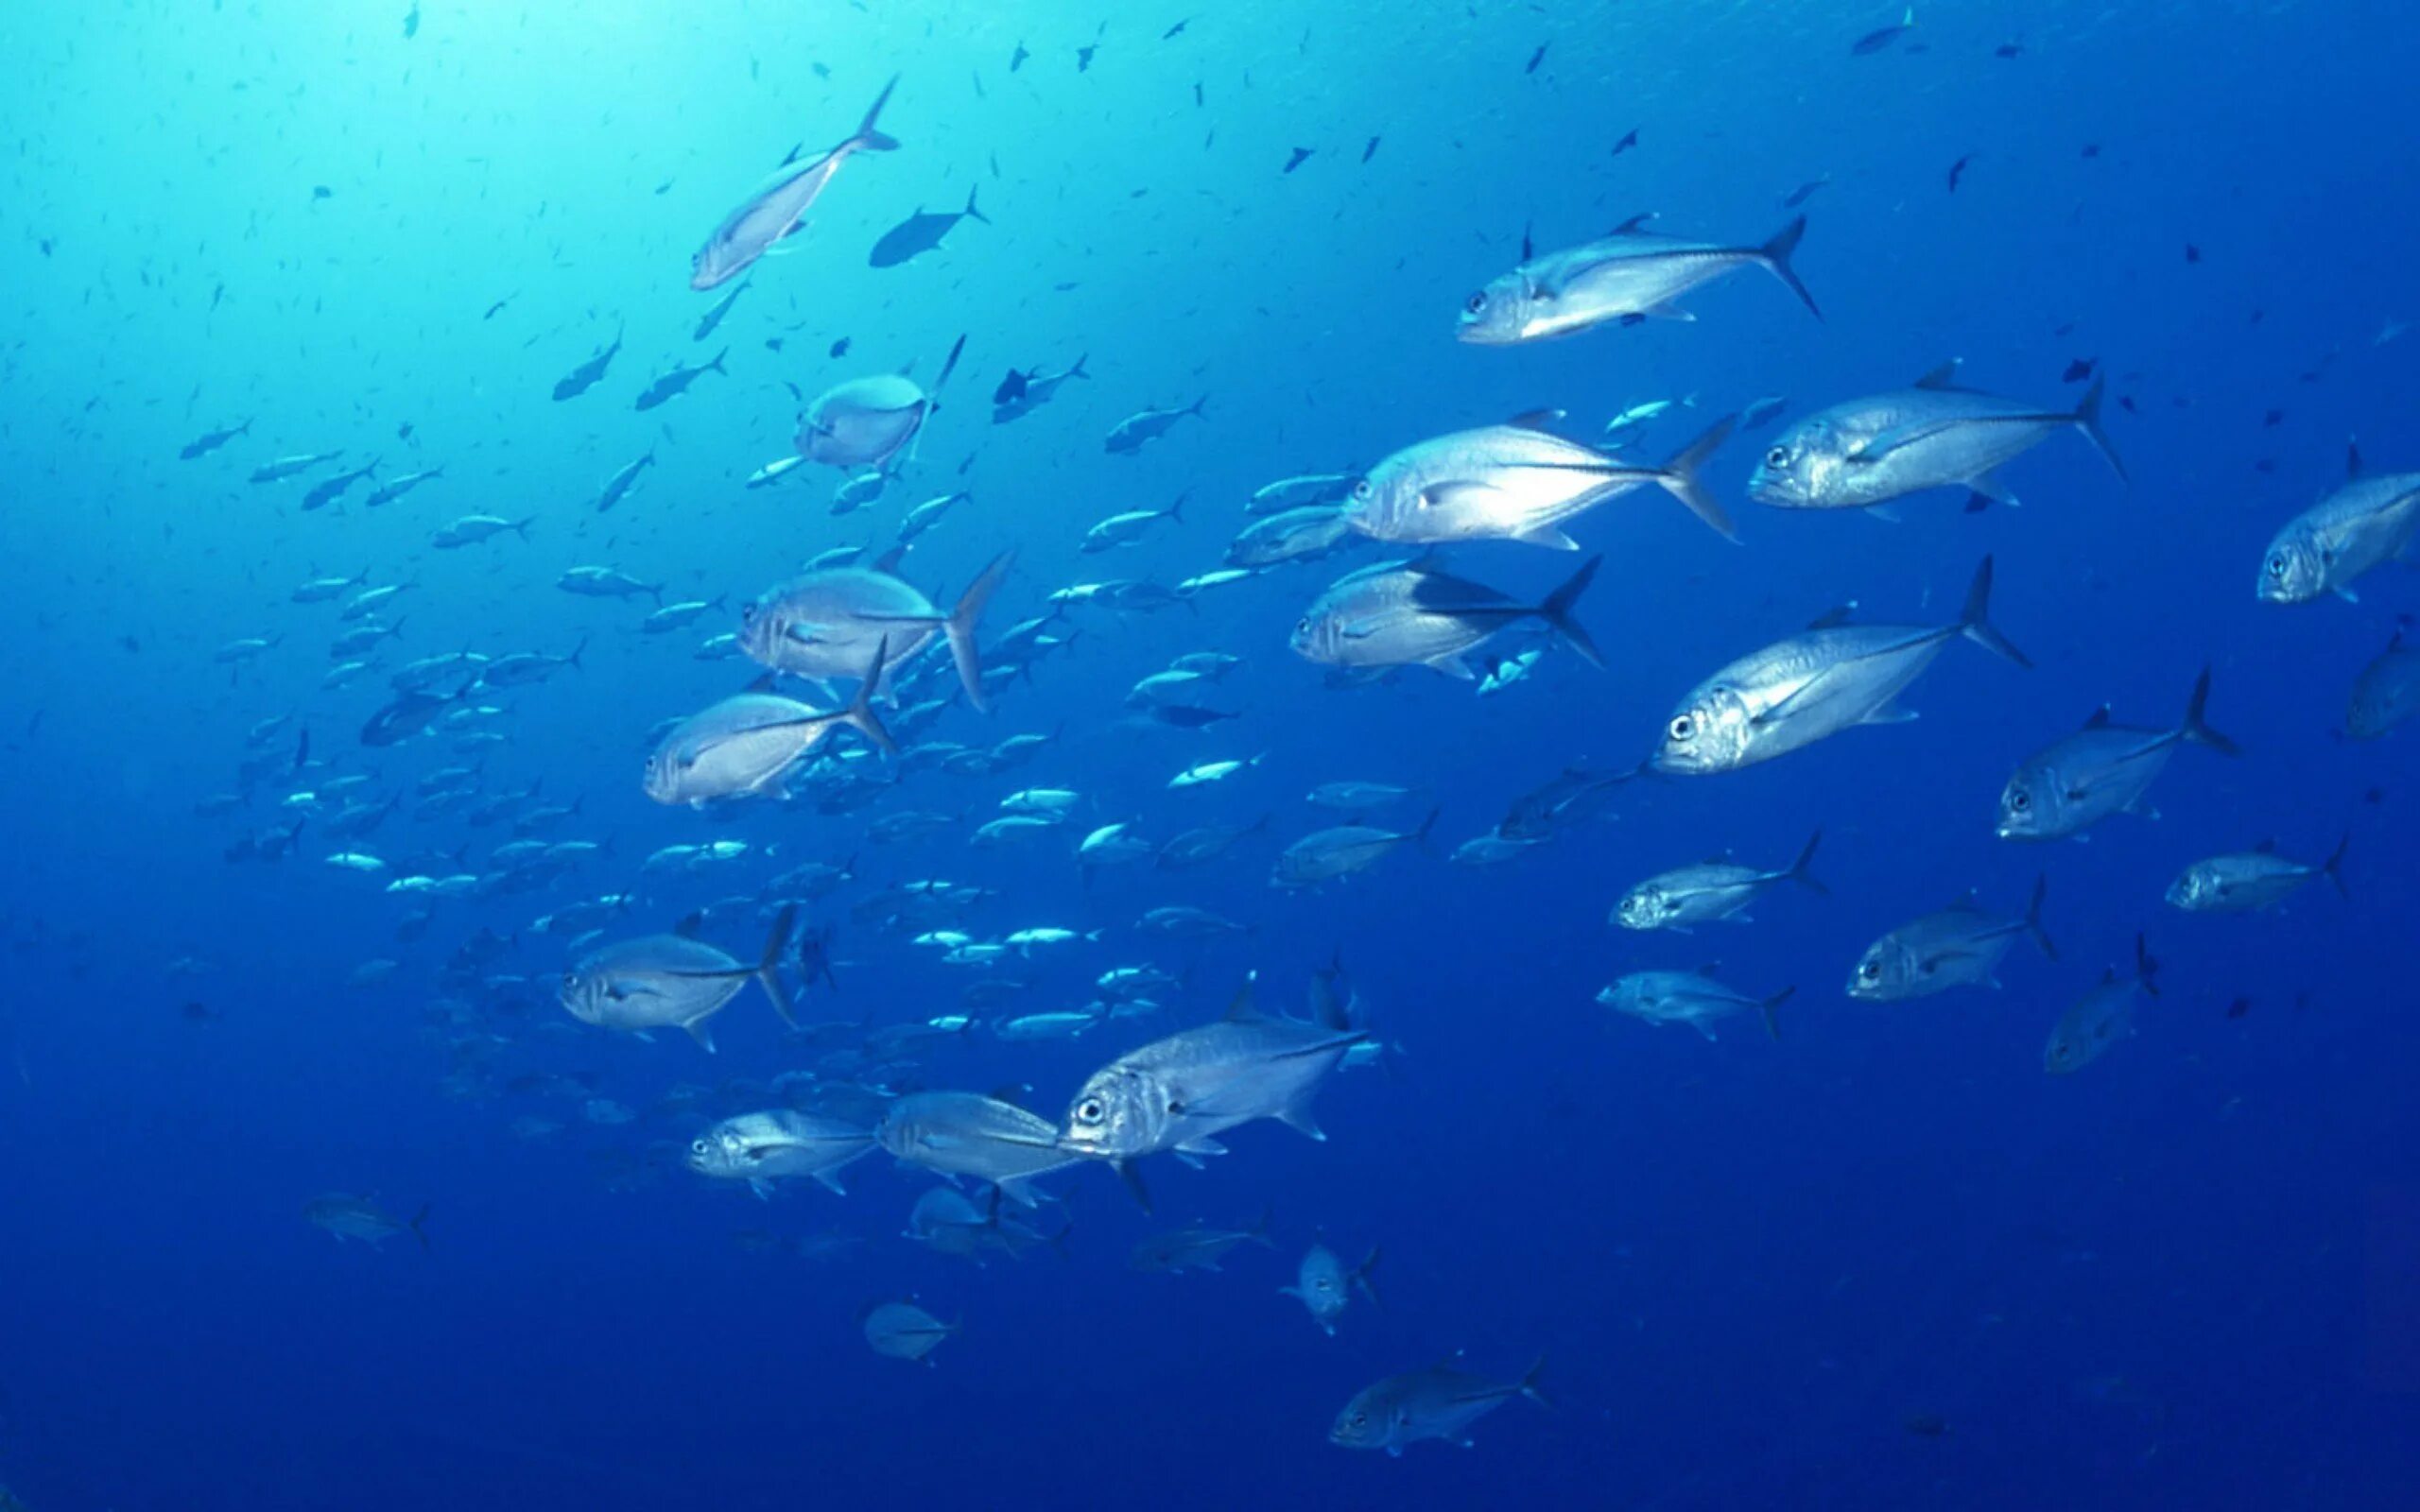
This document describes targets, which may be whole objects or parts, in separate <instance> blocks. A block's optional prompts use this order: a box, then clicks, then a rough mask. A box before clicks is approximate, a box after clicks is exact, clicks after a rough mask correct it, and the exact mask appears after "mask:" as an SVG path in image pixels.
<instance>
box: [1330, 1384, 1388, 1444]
mask: <svg viewBox="0 0 2420 1512" xmlns="http://www.w3.org/2000/svg"><path fill="white" fill-rule="evenodd" d="M1394 1424H1395V1417H1394V1413H1393V1412H1392V1410H1390V1409H1389V1407H1388V1406H1387V1403H1386V1402H1385V1401H1384V1400H1381V1399H1380V1397H1379V1394H1378V1390H1377V1388H1376V1387H1372V1388H1370V1389H1369V1390H1367V1391H1364V1392H1362V1393H1361V1394H1360V1395H1359V1396H1357V1397H1356V1398H1354V1399H1353V1400H1351V1401H1348V1402H1346V1403H1345V1404H1344V1410H1343V1411H1342V1412H1340V1413H1338V1414H1337V1415H1336V1422H1335V1423H1334V1424H1333V1425H1332V1426H1331V1427H1329V1429H1328V1431H1327V1441H1328V1442H1329V1443H1331V1444H1335V1445H1337V1446H1339V1447H1340V1448H1343V1449H1384V1448H1385V1447H1386V1446H1387V1445H1388V1444H1389V1443H1391V1442H1392V1438H1393V1434H1394Z"/></svg>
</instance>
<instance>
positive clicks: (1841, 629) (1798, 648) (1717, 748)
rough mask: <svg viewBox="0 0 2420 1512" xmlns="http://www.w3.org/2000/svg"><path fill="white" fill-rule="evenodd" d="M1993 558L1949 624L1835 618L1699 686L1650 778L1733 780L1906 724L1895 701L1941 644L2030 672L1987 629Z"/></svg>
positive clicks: (1675, 719) (1670, 727)
mask: <svg viewBox="0 0 2420 1512" xmlns="http://www.w3.org/2000/svg"><path fill="white" fill-rule="evenodd" d="M1991 597H1992V558H1989V557H1986V558H1983V560H1982V563H1981V565H1979V567H1977V568H1976V569H1975V576H1974V579H1973V581H1972V582H1971V583H1970V584H1969V585H1968V587H1967V590H1966V603H1965V607H1964V609H1963V610H1961V612H1960V614H1959V617H1958V620H1957V622H1956V623H1955V624H1951V625H1942V626H1933V627H1923V626H1907V625H1850V624H1845V623H1843V619H1844V616H1843V615H1842V614H1841V613H1840V612H1838V611H1835V612H1834V613H1831V614H1826V615H1824V616H1823V617H1822V618H1820V619H1818V620H1817V621H1816V622H1815V623H1814V624H1813V625H1812V626H1810V627H1808V628H1807V629H1806V631H1804V632H1803V633H1801V634H1798V635H1794V636H1791V637H1790V638H1789V639H1788V640H1785V641H1777V642H1775V643H1774V644H1772V645H1769V646H1766V647H1765V648H1764V649H1762V650H1760V651H1755V652H1752V653H1750V654H1749V655H1747V656H1744V657H1742V658H1740V659H1739V660H1738V661H1737V662H1732V663H1731V664H1730V665H1728V666H1726V667H1724V668H1723V669H1722V670H1720V672H1717V673H1716V674H1715V675H1714V676H1713V677H1711V678H1708V679H1706V680H1705V681H1703V682H1702V683H1700V684H1698V686H1697V687H1696V688H1694V689H1692V690H1691V691H1690V692H1689V694H1688V696H1686V697H1685V698H1683V699H1682V700H1681V704H1680V707H1679V708H1678V709H1676V710H1674V711H1673V713H1672V716H1671V718H1669V719H1668V720H1667V721H1666V722H1665V726H1664V733H1663V738H1662V741H1661V742H1660V743H1659V744H1658V745H1657V747H1656V749H1655V754H1654V755H1653V756H1652V757H1651V758H1650V762H1651V765H1653V767H1654V769H1655V770H1657V771H1659V772H1666V773H1671V774H1676V775H1687V776H1703V775H1706V774H1708V773H1713V772H1730V771H1737V770H1738V769H1740V768H1741V767H1744V766H1754V765H1757V764H1758V763H1760V762H1768V761H1771V760H1772V759H1773V758H1774V757H1776V756H1782V755H1786V754H1788V753H1789V752H1790V751H1794V750H1799V749H1802V748H1803V747H1807V746H1810V745H1812V744H1814V743H1815V742H1816V741H1819V740H1822V739H1823V738H1824V737H1825V736H1827V735H1834V734H1838V733H1839V732H1840V731H1841V730H1848V729H1851V728H1853V727H1855V726H1858V725H1889V724H1899V723H1902V722H1904V721H1906V720H1908V719H1910V718H1912V717H1914V716H1913V715H1912V714H1911V713H1909V712H1907V711H1905V710H1903V709H1901V708H1899V707H1898V705H1897V703H1896V701H1895V700H1896V699H1897V698H1898V697H1899V696H1900V695H1901V694H1903V693H1905V692H1906V691H1907V689H1908V686H1909V685H1910V683H1912V682H1914V681H1915V680H1916V679H1918V678H1919V677H1921V676H1923V675H1924V672H1925V669H1926V668H1927V667H1929V666H1931V665H1932V663H1933V662H1934V660H1935V659H1936V658H1938V657H1939V656H1940V655H1941V653H1942V651H1943V650H1944V649H1945V647H1946V646H1947V645H1948V644H1949V643H1950V642H1952V641H1954V640H1959V639H1965V640H1968V641H1972V642H1974V643H1975V644H1978V645H1979V646H1981V647H1983V648H1984V649H1985V650H1987V651H1990V652H1992V653H1993V654H1994V655H1996V656H1998V657H2000V658H2002V659H2003V660H2005V661H2008V662H2014V663H2015V664H2016V665H2017V666H2020V667H2031V665H2032V664H2033V663H2032V662H2031V661H2029V660H2028V659H2027V658H2026V655H2025V653H2024V652H2022V651H2020V650H2018V649H2017V648H2016V646H2015V645H2014V644H2013V643H2011V642H2010V641H2009V639H2008V638H2007V637H2006V636H2004V635H2002V634H2001V633H2000V632H1999V631H1998V629H1997V628H1996V627H1994V626H1993V625H1992V623H1991V619H1990V612H1991Z"/></svg>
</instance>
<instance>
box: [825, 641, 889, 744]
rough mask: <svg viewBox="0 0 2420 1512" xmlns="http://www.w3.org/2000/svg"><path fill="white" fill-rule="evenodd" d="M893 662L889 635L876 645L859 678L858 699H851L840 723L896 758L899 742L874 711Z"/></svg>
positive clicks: (842, 713) (841, 716)
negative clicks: (875, 697) (875, 702)
mask: <svg viewBox="0 0 2420 1512" xmlns="http://www.w3.org/2000/svg"><path fill="white" fill-rule="evenodd" d="M889 662H890V636H888V635H886V636H884V637H883V638H882V639H881V640H879V641H877V642H875V643H874V647H873V661H872V662H869V663H867V666H866V675H865V676H864V677H862V678H860V679H857V692H856V696H855V697H853V698H851V699H850V700H849V707H848V708H846V709H844V710H842V711H841V712H840V722H841V723H842V724H844V725H847V726H848V727H849V728H850V729H851V730H856V732H857V733H858V734H860V735H863V736H865V737H866V739H868V740H870V741H872V742H873V744H874V747H875V748H877V749H878V750H880V751H881V752H882V753H883V754H884V755H886V756H896V755H898V754H899V742H897V741H895V740H893V739H891V738H890V730H887V729H885V728H884V727H883V723H882V720H881V718H880V717H879V716H877V715H876V714H875V713H874V712H873V696H874V693H875V691H876V690H878V689H879V688H881V686H882V674H883V669H884V667H885V666H886V665H887V664H888V663H889Z"/></svg>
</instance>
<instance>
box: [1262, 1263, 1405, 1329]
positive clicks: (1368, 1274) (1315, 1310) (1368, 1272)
mask: <svg viewBox="0 0 2420 1512" xmlns="http://www.w3.org/2000/svg"><path fill="white" fill-rule="evenodd" d="M1377 1269H1378V1246H1375V1245H1372V1246H1370V1253H1369V1255H1368V1256H1367V1257H1365V1258H1364V1259H1363V1260H1362V1262H1361V1263H1360V1264H1358V1265H1356V1266H1354V1267H1353V1268H1352V1269H1351V1270H1347V1269H1345V1268H1344V1262H1343V1261H1342V1260H1341V1259H1340V1258H1339V1257H1338V1255H1337V1253H1336V1251H1335V1250H1333V1249H1330V1248H1328V1247H1327V1246H1326V1245H1325V1244H1323V1243H1322V1244H1314V1245H1312V1246H1311V1247H1310V1248H1309V1249H1308V1250H1306V1251H1305V1252H1304V1255H1303V1263H1302V1264H1301V1266H1300V1267H1298V1268H1297V1269H1296V1271H1295V1273H1294V1284H1293V1285H1291V1286H1280V1287H1279V1288H1277V1295H1278V1296H1280V1297H1292V1298H1294V1299H1295V1300H1296V1301H1298V1302H1300V1303H1302V1304H1303V1307H1304V1308H1305V1311H1307V1312H1308V1313H1309V1314H1311V1321H1312V1322H1314V1323H1316V1324H1318V1325H1319V1328H1320V1332H1322V1333H1324V1334H1326V1335H1327V1336H1328V1337H1329V1338H1331V1339H1332V1338H1334V1337H1336V1325H1337V1322H1338V1320H1339V1319H1340V1318H1342V1317H1343V1316H1344V1310H1345V1309H1346V1308H1347V1307H1349V1306H1350V1305H1351V1304H1352V1301H1353V1294H1354V1293H1355V1292H1359V1293H1360V1294H1361V1295H1362V1296H1363V1297H1367V1298H1368V1299H1369V1302H1370V1305H1371V1306H1373V1307H1378V1306H1382V1305H1383V1304H1382V1303H1380V1302H1379V1300H1378V1287H1377V1282H1376V1281H1375V1280H1374V1279H1373V1278H1374V1276H1375V1275H1376V1273H1377Z"/></svg>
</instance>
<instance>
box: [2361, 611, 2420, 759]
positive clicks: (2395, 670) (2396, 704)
mask: <svg viewBox="0 0 2420 1512" xmlns="http://www.w3.org/2000/svg"><path fill="white" fill-rule="evenodd" d="M2403 640H2404V629H2403V627H2396V629H2395V632H2394V639H2392V640H2390V641H2388V642H2387V645H2386V649H2385V650H2383V651H2381V652H2379V653H2378V655H2377V660H2375V661H2373V662H2371V663H2370V664H2369V665H2368V666H2366V667H2363V668H2362V669H2361V675H2360V676H2359V678H2357V679H2354V682H2353V695H2352V698H2351V701H2350V702H2349V704H2348V705H2347V707H2346V709H2345V713H2344V732H2345V733H2346V734H2348V735H2351V736H2352V737H2353V738H2354V739H2355V740H2376V739H2377V738H2378V737H2379V736H2381V735H2384V734H2386V733H2387V732H2388V731H2390V730H2395V729H2397V728H2399V727H2401V726H2402V725H2404V724H2406V723H2408V722H2410V720H2411V717H2412V716H2413V715H2414V714H2420V647H2413V646H2407V645H2405V644H2403Z"/></svg>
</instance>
